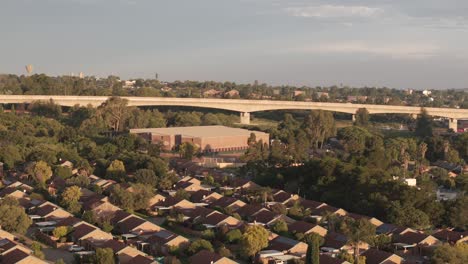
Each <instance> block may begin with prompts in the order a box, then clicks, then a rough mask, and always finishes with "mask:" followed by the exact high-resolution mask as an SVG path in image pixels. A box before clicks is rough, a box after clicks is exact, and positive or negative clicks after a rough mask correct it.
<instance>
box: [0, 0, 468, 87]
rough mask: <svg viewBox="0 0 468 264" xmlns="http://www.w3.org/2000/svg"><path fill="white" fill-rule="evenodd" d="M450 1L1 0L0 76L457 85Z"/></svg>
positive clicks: (464, 38) (467, 5)
mask: <svg viewBox="0 0 468 264" xmlns="http://www.w3.org/2000/svg"><path fill="white" fill-rule="evenodd" d="M467 11H468V2H466V1H461V0H447V1H439V0H425V1H423V0H415V1H402V0H396V1H389V0H375V1H369V0H347V1H344V0H332V1H323V0H320V1H319V0H317V1H316V0H311V1H303V0H302V1H301V0H291V1H286V0H201V1H190V0H173V1H161V0H41V1H37V0H6V1H5V3H2V9H0V34H1V36H2V42H0V55H1V57H2V61H1V63H0V72H1V73H13V74H24V73H25V69H24V66H25V65H26V64H32V65H34V68H35V70H34V73H45V74H47V75H67V74H70V73H72V72H73V73H75V74H78V73H79V72H83V73H84V74H85V75H94V76H97V77H106V76H108V75H111V74H113V75H117V76H120V77H121V78H123V79H128V78H145V79H146V78H154V74H155V73H158V74H159V79H160V80H165V81H174V80H181V81H183V80H199V81H204V80H214V81H233V82H237V83H252V82H253V81H254V80H258V81H259V82H261V83H267V84H271V85H296V86H302V85H306V86H312V87H315V86H332V85H337V86H339V85H340V84H343V85H345V86H353V87H363V86H368V87H389V88H400V89H405V88H412V89H448V88H453V89H466V87H468V74H467V69H468V49H467V48H466V47H467V46H468V45H467V44H468V34H467V33H468V15H467V14H468V12H467Z"/></svg>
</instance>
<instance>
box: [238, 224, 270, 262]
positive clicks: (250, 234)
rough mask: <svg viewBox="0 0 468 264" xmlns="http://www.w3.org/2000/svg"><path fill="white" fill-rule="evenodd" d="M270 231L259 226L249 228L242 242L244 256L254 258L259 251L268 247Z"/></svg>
mask: <svg viewBox="0 0 468 264" xmlns="http://www.w3.org/2000/svg"><path fill="white" fill-rule="evenodd" d="M268 236H269V233H268V231H267V230H266V229H265V228H264V227H263V226H259V225H253V226H247V227H246V229H245V232H244V234H243V235H242V238H241V240H240V243H241V251H242V254H243V255H244V256H246V257H253V256H254V255H255V254H256V253H257V252H258V251H260V250H262V249H263V248H265V247H267V246H268Z"/></svg>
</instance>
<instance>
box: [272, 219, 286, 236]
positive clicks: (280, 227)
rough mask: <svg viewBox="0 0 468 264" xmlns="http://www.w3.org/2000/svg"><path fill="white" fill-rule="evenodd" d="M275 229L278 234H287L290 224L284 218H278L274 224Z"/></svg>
mask: <svg viewBox="0 0 468 264" xmlns="http://www.w3.org/2000/svg"><path fill="white" fill-rule="evenodd" d="M272 229H273V231H274V232H275V233H277V234H285V233H287V232H288V224H287V223H286V222H285V221H284V220H282V219H281V220H278V221H276V223H274V224H273V227H272Z"/></svg>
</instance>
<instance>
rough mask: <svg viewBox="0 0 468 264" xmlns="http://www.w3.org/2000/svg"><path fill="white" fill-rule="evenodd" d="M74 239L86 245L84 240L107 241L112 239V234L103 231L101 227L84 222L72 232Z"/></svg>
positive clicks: (75, 241)
mask: <svg viewBox="0 0 468 264" xmlns="http://www.w3.org/2000/svg"><path fill="white" fill-rule="evenodd" d="M71 236H72V241H73V242H74V243H76V244H79V245H85V244H86V243H87V242H86V243H82V242H83V241H85V240H86V241H89V242H92V243H95V242H101V241H107V240H109V239H112V238H113V237H112V234H110V233H107V232H104V231H102V230H101V229H99V228H97V227H95V226H93V225H91V224H88V223H82V224H80V225H77V226H75V227H74V229H73V232H72V235H71Z"/></svg>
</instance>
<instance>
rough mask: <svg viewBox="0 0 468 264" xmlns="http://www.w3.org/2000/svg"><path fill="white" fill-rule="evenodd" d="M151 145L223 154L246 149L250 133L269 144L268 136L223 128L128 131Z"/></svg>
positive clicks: (195, 127)
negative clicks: (183, 146)
mask: <svg viewBox="0 0 468 264" xmlns="http://www.w3.org/2000/svg"><path fill="white" fill-rule="evenodd" d="M130 133H132V134H137V135H139V136H141V137H143V138H145V139H146V140H148V141H149V142H151V143H152V144H157V143H162V145H163V147H164V149H165V150H172V149H175V148H176V147H177V146H179V145H180V144H182V143H184V142H191V143H193V144H195V145H197V146H198V147H199V148H200V149H201V151H203V152H223V151H235V150H244V149H247V148H248V144H247V140H248V139H249V137H250V134H251V133H254V134H255V137H256V139H257V141H259V140H262V141H263V142H265V143H267V144H268V143H269V137H270V135H269V134H267V133H263V132H259V131H251V130H247V129H241V128H232V127H225V126H193V127H167V128H138V129H130Z"/></svg>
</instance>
